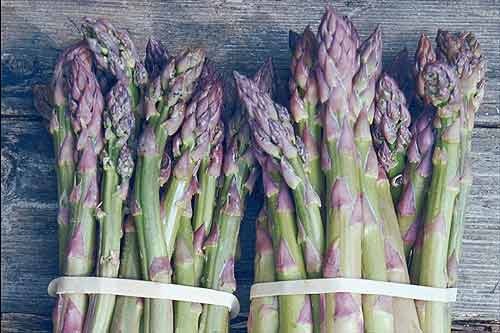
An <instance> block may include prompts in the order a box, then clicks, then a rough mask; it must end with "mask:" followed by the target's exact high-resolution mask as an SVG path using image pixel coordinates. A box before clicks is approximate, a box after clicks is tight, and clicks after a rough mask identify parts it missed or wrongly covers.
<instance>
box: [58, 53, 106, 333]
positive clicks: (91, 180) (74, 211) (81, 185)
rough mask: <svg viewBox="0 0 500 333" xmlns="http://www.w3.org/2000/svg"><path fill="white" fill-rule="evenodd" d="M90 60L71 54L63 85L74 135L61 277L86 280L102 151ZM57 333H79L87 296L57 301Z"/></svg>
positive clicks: (97, 89) (99, 101) (99, 107)
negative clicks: (74, 165)
mask: <svg viewBox="0 0 500 333" xmlns="http://www.w3.org/2000/svg"><path fill="white" fill-rule="evenodd" d="M91 61H92V60H91V59H90V58H89V57H86V56H85V57H82V56H78V55H76V56H75V57H74V58H73V59H72V61H71V62H70V63H69V64H68V68H67V72H66V75H67V76H66V78H67V82H66V85H67V87H68V106H69V114H70V118H71V127H72V131H73V132H74V133H75V136H76V146H75V148H76V149H75V150H76V156H77V160H78V163H77V165H78V167H77V169H76V170H75V181H74V186H73V189H72V191H71V194H70V196H69V203H70V207H71V218H70V223H69V230H68V238H67V247H66V261H65V265H64V275H66V276H87V275H90V274H91V273H92V271H93V270H94V244H95V209H96V207H97V203H98V200H99V199H98V194H99V190H98V184H97V155H98V154H99V153H100V151H101V149H102V133H101V126H102V112H103V97H102V94H101V91H100V87H99V84H98V83H97V79H96V77H95V75H94V73H93V72H92V62H91ZM60 298H61V299H60V300H59V301H58V304H57V305H56V306H57V311H56V314H55V325H54V328H55V331H56V332H74V331H82V329H83V324H84V317H85V312H86V310H87V295H83V294H65V295H63V296H60Z"/></svg>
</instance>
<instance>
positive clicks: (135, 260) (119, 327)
mask: <svg viewBox="0 0 500 333" xmlns="http://www.w3.org/2000/svg"><path fill="white" fill-rule="evenodd" d="M122 229H123V232H124V236H123V244H122V250H121V258H120V272H119V277H120V278H123V279H133V280H140V278H141V267H140V260H139V252H138V244H137V232H136V230H135V225H134V220H133V217H132V216H131V215H129V216H127V217H126V219H125V221H124V224H123V228H122ZM143 307H144V302H143V299H142V298H136V297H126V296H117V297H116V303H115V309H114V312H113V319H112V321H111V327H110V329H109V332H110V333H121V332H130V333H139V332H140V328H141V317H142V311H143Z"/></svg>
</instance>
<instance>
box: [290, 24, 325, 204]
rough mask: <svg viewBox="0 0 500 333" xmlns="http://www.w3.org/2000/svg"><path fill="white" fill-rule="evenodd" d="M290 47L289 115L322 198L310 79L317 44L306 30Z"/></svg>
mask: <svg viewBox="0 0 500 333" xmlns="http://www.w3.org/2000/svg"><path fill="white" fill-rule="evenodd" d="M294 44H295V46H294V47H293V49H292V52H293V55H292V62H291V65H290V72H291V75H290V83H289V89H290V95H291V97H290V112H291V114H292V116H293V120H294V121H295V124H296V130H297V133H298V135H299V136H300V138H301V139H302V141H303V142H304V148H305V149H306V153H307V155H308V159H307V165H306V170H307V172H308V174H309V177H310V179H311V184H312V186H313V188H314V190H315V191H316V193H318V194H319V196H320V198H323V196H324V179H323V173H322V172H321V161H320V156H319V144H320V141H321V123H320V119H319V118H320V116H319V109H318V89H317V84H316V77H315V75H314V66H315V63H314V62H315V59H316V53H317V41H316V37H315V36H314V33H313V32H312V31H311V29H310V28H309V27H306V29H305V30H304V33H303V34H302V35H300V36H298V38H297V39H296V41H295V43H294Z"/></svg>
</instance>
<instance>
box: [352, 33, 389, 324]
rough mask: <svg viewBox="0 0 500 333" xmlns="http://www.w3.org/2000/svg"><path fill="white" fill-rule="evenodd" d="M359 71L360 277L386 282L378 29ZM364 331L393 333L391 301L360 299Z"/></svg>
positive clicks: (355, 98) (362, 51)
mask: <svg viewBox="0 0 500 333" xmlns="http://www.w3.org/2000/svg"><path fill="white" fill-rule="evenodd" d="M358 54H359V59H360V67H359V70H358V72H357V73H356V75H355V76H354V78H353V84H352V85H353V93H352V95H351V107H352V111H353V113H355V114H357V119H356V122H355V125H354V141H355V144H356V150H357V154H358V158H359V160H360V162H361V163H360V168H359V179H360V185H361V191H362V196H363V197H362V202H361V206H362V220H363V223H364V226H363V233H362V239H361V246H362V257H361V259H362V276H363V277H364V278H366V279H370V280H378V281H387V270H386V260H385V243H384V240H385V235H384V233H383V223H382V214H381V211H380V208H379V203H378V201H379V197H378V193H377V189H376V184H377V178H378V161H377V155H376V153H375V150H374V147H373V143H372V136H371V133H370V122H371V121H372V119H373V117H374V116H373V112H372V110H373V109H374V104H375V85H376V81H377V79H378V77H379V75H380V72H381V69H382V35H381V31H380V29H379V28H378V27H377V29H375V31H374V32H373V33H372V35H371V36H370V37H369V38H368V39H367V40H366V41H365V42H364V43H363V44H362V45H361V46H360V48H359V49H358ZM362 301H363V315H364V322H365V330H366V331H368V332H393V330H394V318H393V314H392V312H393V311H392V299H391V298H390V297H386V296H380V295H363V296H362Z"/></svg>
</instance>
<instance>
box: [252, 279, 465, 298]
mask: <svg viewBox="0 0 500 333" xmlns="http://www.w3.org/2000/svg"><path fill="white" fill-rule="evenodd" d="M329 293H353V294H364V295H383V296H391V297H399V298H409V299H414V300H421V301H431V302H444V303H450V302H455V301H456V299H457V289H456V288H433V287H426V286H418V285H413V284H404V283H395V282H384V281H373V280H365V279H348V278H333V279H310V280H295V281H279V282H266V283H256V284H254V285H253V286H252V289H251V290H250V299H253V298H259V297H266V296H284V295H310V294H329Z"/></svg>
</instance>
